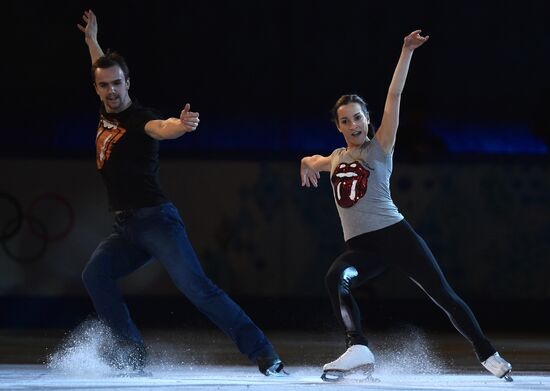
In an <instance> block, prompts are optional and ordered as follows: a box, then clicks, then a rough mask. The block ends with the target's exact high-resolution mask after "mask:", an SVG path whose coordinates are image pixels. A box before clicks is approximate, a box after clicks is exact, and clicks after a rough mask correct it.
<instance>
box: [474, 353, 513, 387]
mask: <svg viewBox="0 0 550 391" xmlns="http://www.w3.org/2000/svg"><path fill="white" fill-rule="evenodd" d="M481 364H482V365H483V366H484V367H485V369H487V370H488V371H489V372H491V373H492V374H493V375H495V376H496V377H498V378H500V379H502V378H504V380H506V381H514V379H512V376H511V373H512V365H511V364H510V363H509V362H508V361H506V360H505V359H503V358H502V357H500V355H499V354H498V352H496V353H495V354H493V355H492V356H491V357H489V358H488V359H487V360H485V361H483V362H482V363H481Z"/></svg>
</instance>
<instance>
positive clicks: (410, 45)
mask: <svg viewBox="0 0 550 391" xmlns="http://www.w3.org/2000/svg"><path fill="white" fill-rule="evenodd" d="M421 32H422V30H415V31H413V32H412V33H410V34H409V35H407V36H406V37H405V38H404V39H403V46H404V47H405V48H407V49H409V50H414V49H416V48H418V47H420V46H422V45H424V43H425V42H426V41H427V40H428V39H430V36H429V35H426V36H425V37H423V36H421V35H420V33H421Z"/></svg>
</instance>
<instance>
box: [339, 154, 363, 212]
mask: <svg viewBox="0 0 550 391" xmlns="http://www.w3.org/2000/svg"><path fill="white" fill-rule="evenodd" d="M369 175H370V172H369V171H368V170H367V169H365V168H364V167H363V166H362V165H361V163H359V162H357V161H355V162H353V163H340V164H339V165H338V167H336V170H334V174H332V178H331V181H332V186H333V187H334V196H335V198H336V202H338V205H340V206H341V207H342V208H350V207H352V206H353V205H355V204H356V203H357V201H359V200H360V199H361V198H362V197H363V196H364V195H365V193H366V192H367V182H368V178H369Z"/></svg>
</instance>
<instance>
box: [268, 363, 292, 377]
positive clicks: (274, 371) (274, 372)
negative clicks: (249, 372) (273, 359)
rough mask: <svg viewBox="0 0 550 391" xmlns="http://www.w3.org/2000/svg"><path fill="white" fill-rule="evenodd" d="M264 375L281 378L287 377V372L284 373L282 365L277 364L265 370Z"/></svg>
mask: <svg viewBox="0 0 550 391" xmlns="http://www.w3.org/2000/svg"><path fill="white" fill-rule="evenodd" d="M264 375H266V376H276V377H282V376H288V372H287V371H285V369H284V365H283V363H281V362H278V363H276V364H274V365H272V366H271V367H269V368H267V369H266V371H265V372H264Z"/></svg>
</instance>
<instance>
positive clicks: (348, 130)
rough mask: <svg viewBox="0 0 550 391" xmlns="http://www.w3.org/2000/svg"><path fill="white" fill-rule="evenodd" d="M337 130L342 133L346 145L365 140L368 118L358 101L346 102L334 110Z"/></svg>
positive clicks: (350, 145)
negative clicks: (336, 118)
mask: <svg viewBox="0 0 550 391" xmlns="http://www.w3.org/2000/svg"><path fill="white" fill-rule="evenodd" d="M336 114H337V115H338V130H339V131H340V133H342V134H343V135H344V138H345V139H346V143H347V144H348V147H354V146H360V145H363V143H364V142H365V141H366V140H367V133H368V130H369V118H368V117H367V116H366V115H365V112H363V110H362V109H361V106H360V105H359V104H358V103H348V104H347V105H342V106H340V107H338V109H337V110H336Z"/></svg>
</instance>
